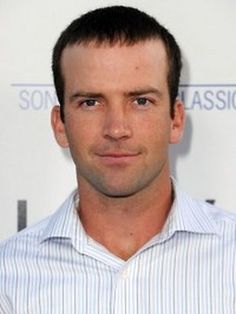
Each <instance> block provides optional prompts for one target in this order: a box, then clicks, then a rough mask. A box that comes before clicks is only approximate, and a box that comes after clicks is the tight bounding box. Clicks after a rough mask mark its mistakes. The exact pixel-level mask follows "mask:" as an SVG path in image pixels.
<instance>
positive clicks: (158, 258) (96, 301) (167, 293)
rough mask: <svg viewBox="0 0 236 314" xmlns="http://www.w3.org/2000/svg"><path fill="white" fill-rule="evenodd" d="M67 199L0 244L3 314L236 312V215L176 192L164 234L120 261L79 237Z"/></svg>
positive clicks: (71, 202)
mask: <svg viewBox="0 0 236 314" xmlns="http://www.w3.org/2000/svg"><path fill="white" fill-rule="evenodd" d="M74 199H75V193H72V194H71V195H70V196H69V197H68V198H67V199H66V201H65V202H64V203H63V204H62V206H61V207H60V208H59V209H58V210H57V211H56V212H55V214H53V215H52V216H50V217H48V218H46V219H44V220H43V221H41V222H40V223H38V224H36V225H34V226H32V227H28V228H26V229H25V230H23V231H21V232H20V233H18V234H16V235H15V236H13V237H11V238H10V239H8V240H6V241H4V242H3V243H2V244H1V245H0V313H1V314H8V313H9V314H12V313H14V314H26V313H27V314H28V313H29V314H31V313H32V314H39V313H40V314H235V313H236V217H235V215H233V214H229V213H225V212H223V211H222V210H219V209H218V208H216V207H214V206H212V205H209V204H207V203H205V202H199V201H196V200H193V199H192V198H190V197H189V196H188V195H186V194H185V193H183V192H181V191H179V190H178V188H175V201H174V203H173V205H172V208H171V211H170V214H169V216H168V219H167V221H166V224H165V226H164V228H163V230H162V232H161V233H159V234H157V235H156V236H155V237H154V238H152V239H151V240H150V241H149V242H148V243H146V244H145V245H144V246H143V247H142V248H141V249H140V250H139V251H138V252H137V253H136V254H135V255H133V256H132V257H131V258H130V259H129V260H127V261H124V260H122V259H120V258H118V257H117V256H115V255H113V254H112V253H111V252H109V251H108V250H107V249H106V248H105V247H103V246H102V245H101V244H99V243H97V242H95V241H93V240H92V239H91V238H90V237H89V236H88V235H87V234H86V233H85V231H84V229H83V226H82V225H81V222H80V220H79V217H78V215H77V214H76V210H75V200H74Z"/></svg>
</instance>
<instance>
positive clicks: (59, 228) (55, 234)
mask: <svg viewBox="0 0 236 314" xmlns="http://www.w3.org/2000/svg"><path fill="white" fill-rule="evenodd" d="M77 199H78V192H77V191H76V190H75V191H73V192H72V193H71V194H70V195H69V197H68V198H67V199H66V200H65V201H64V203H63V204H62V205H61V206H60V207H59V209H58V210H57V211H56V212H55V213H54V214H53V215H52V216H51V218H50V219H49V220H48V223H47V224H46V226H45V229H44V230H43V233H42V236H41V239H40V240H41V241H40V243H43V242H45V241H47V240H52V239H54V240H56V239H57V240H64V241H65V240H67V241H70V242H71V243H72V245H73V246H74V247H76V248H77V249H78V250H80V251H82V247H83V243H85V242H88V236H87V235H86V233H85V230H84V228H83V226H82V224H81V222H80V219H79V216H78V214H77V212H76V203H77Z"/></svg>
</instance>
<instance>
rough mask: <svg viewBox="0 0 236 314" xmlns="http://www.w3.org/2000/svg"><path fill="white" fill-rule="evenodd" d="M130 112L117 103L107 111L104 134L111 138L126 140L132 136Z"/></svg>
mask: <svg viewBox="0 0 236 314" xmlns="http://www.w3.org/2000/svg"><path fill="white" fill-rule="evenodd" d="M129 120H130V119H129V114H128V112H127V111H125V110H124V109H123V108H122V107H120V106H119V105H117V106H116V107H115V108H109V109H108V110H107V112H106V116H105V120H104V125H103V136H104V137H105V138H108V139H111V140H116V141H118V140H125V139H128V138H130V137H131V136H132V130H131V124H130V121H129Z"/></svg>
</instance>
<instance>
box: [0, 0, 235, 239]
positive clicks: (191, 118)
mask: <svg viewBox="0 0 236 314" xmlns="http://www.w3.org/2000/svg"><path fill="white" fill-rule="evenodd" d="M110 4H123V5H133V6H136V7H138V8H140V9H143V10H145V11H146V12H147V13H150V14H152V15H154V16H155V17H156V18H157V19H158V20H159V21H160V22H161V23H163V24H164V25H165V26H166V27H167V28H168V29H170V31H171V32H172V33H173V34H174V35H175V37H176V39H177V41H178V42H179V44H180V46H181V48H182V50H183V54H184V72H183V76H182V80H181V87H180V97H181V98H183V99H184V100H185V104H186V110H187V124H186V132H185V136H184V138H183V142H182V144H180V145H179V146H175V147H171V152H172V158H171V162H172V172H173V174H174V176H175V177H176V178H177V180H178V181H179V183H180V185H181V186H182V188H183V189H185V190H187V191H188V192H189V193H190V194H192V195H193V196H195V197H197V198H201V199H213V200H215V204H216V205H218V206H220V207H223V208H225V209H227V210H229V211H235V212H236V198H235V197H234V193H235V183H234V179H235V177H236V166H235V161H236V160H235V157H236V140H235V134H236V123H235V116H236V56H235V51H236V39H235V29H236V18H235V13H236V2H235V0H198V1H194V0H182V1H181V0H180V1H176V0H165V1H163V0H152V1H151V0H150V1H143V0H133V1H132V0H131V1H125V0H124V1H106V0H103V1H99V0H77V1H75V0H67V1H58V0H51V1H46V0H41V1H34V0H21V1H14V0H5V1H4V0H0V43H1V53H0V56H1V57H0V70H1V72H0V73H1V76H0V77H1V78H0V80H1V85H0V86H1V87H0V102H1V104H0V128H1V132H0V147H1V150H0V167H1V168H0V203H1V207H0V240H1V239H4V238H6V237H8V236H10V235H11V234H13V233H15V232H16V231H17V204H18V201H19V200H25V201H26V204H27V223H28V225H29V224H32V223H34V222H36V221H38V220H39V219H41V218H43V217H45V216H47V215H48V214H50V213H52V212H53V211H54V210H55V209H56V208H57V207H58V206H59V204H60V203H61V202H62V200H63V199H64V198H65V197H66V195H67V194H68V193H69V192H70V191H71V190H72V189H73V188H74V187H75V186H76V180H75V174H74V166H73V164H72V162H71V160H70V157H69V154H68V152H66V151H62V150H61V149H60V148H59V147H58V146H57V145H56V143H55V141H54V138H53V135H52V132H51V129H50V118H49V117H50V109H51V107H52V105H53V104H54V103H55V102H56V97H55V92H54V88H53V86H52V75H51V69H50V67H51V52H52V47H53V45H54V43H55V41H56V39H57V37H58V36H59V33H60V32H61V31H62V30H63V29H64V28H65V27H66V26H67V25H68V24H69V23H70V22H71V20H72V19H74V18H76V17H77V16H79V15H80V14H81V13H84V12H86V11H87V10H90V9H94V8H96V7H100V6H105V5H110Z"/></svg>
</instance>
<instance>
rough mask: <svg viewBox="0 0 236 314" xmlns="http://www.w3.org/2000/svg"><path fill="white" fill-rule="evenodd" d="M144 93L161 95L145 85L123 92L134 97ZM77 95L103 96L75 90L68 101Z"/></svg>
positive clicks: (102, 95)
mask: <svg viewBox="0 0 236 314" xmlns="http://www.w3.org/2000/svg"><path fill="white" fill-rule="evenodd" d="M146 94H155V95H156V96H158V97H161V96H162V92H161V91H160V90H159V89H156V88H152V87H147V88H140V89H135V90H133V91H127V92H124V95H125V96H126V97H134V96H140V95H146ZM79 97H88V98H105V96H104V94H102V93H95V92H89V91H88V92H85V91H76V92H74V93H73V94H72V95H71V96H70V97H69V99H70V101H74V100H75V99H76V98H79Z"/></svg>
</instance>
